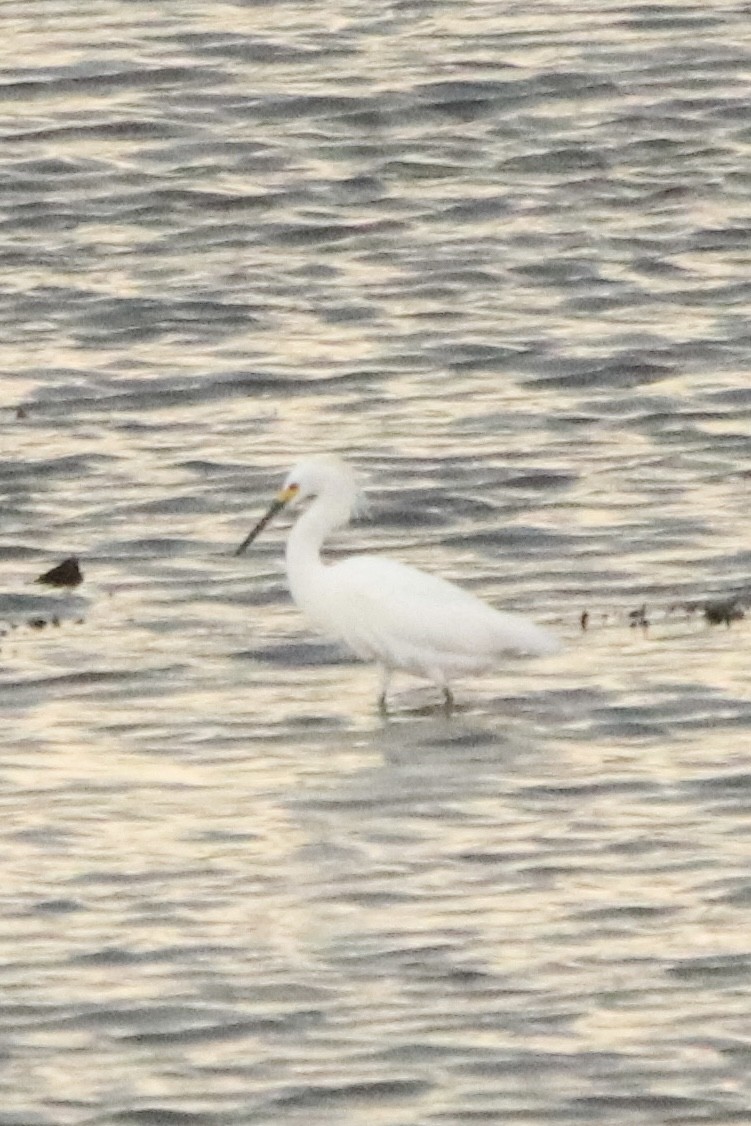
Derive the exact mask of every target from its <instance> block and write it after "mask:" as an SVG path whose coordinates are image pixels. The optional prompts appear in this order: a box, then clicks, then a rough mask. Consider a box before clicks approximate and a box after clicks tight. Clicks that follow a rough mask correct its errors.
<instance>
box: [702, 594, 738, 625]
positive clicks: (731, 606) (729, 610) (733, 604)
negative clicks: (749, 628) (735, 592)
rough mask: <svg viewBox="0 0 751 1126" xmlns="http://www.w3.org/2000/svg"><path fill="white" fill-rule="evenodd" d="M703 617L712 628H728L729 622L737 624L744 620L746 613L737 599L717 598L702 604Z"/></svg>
mask: <svg viewBox="0 0 751 1126" xmlns="http://www.w3.org/2000/svg"><path fill="white" fill-rule="evenodd" d="M703 609H704V617H705V618H706V619H707V621H708V622H709V623H710V625H713V626H719V625H722V623H723V622H724V623H725V625H726V626H729V625H730V623H731V622H739V621H740V620H741V618H745V616H746V612H745V610H744V609H743V606H742V605H741V603H740V601H739V600H738V599H737V598H717V599H714V600H713V601H711V602H705V603H704V607H703Z"/></svg>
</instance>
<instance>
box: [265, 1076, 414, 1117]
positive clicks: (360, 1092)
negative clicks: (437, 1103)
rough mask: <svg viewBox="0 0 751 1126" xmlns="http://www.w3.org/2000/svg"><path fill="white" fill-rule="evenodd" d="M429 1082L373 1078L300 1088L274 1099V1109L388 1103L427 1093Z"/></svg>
mask: <svg viewBox="0 0 751 1126" xmlns="http://www.w3.org/2000/svg"><path fill="white" fill-rule="evenodd" d="M431 1088H432V1083H430V1082H428V1081H427V1080H423V1079H400V1078H395V1079H373V1080H370V1081H367V1080H363V1081H361V1082H359V1083H358V1082H355V1083H341V1084H330V1085H325V1086H324V1085H313V1084H310V1085H307V1086H304V1087H299V1088H297V1089H296V1090H292V1091H289V1092H287V1093H286V1094H283V1095H281V1096H279V1097H278V1098H276V1099H274V1101H273V1104H272V1105H273V1106H276V1107H278V1108H279V1109H294V1110H308V1111H313V1110H315V1109H316V1108H319V1107H331V1108H332V1110H333V1109H334V1108H337V1107H339V1106H340V1105H342V1104H348V1103H351V1104H353V1105H354V1106H357V1105H358V1104H361V1103H363V1102H373V1103H377V1104H380V1103H387V1102H393V1101H394V1100H396V1099H399V1100H402V1099H406V1100H411V1099H415V1098H418V1097H419V1096H421V1095H423V1094H425V1093H427V1092H428V1091H430V1090H431Z"/></svg>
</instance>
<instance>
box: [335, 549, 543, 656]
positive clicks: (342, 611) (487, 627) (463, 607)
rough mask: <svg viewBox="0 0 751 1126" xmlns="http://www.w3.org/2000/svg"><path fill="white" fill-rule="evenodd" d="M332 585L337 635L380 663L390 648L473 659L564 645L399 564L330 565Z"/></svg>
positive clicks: (372, 559) (367, 560) (364, 558)
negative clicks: (379, 660) (335, 607)
mask: <svg viewBox="0 0 751 1126" xmlns="http://www.w3.org/2000/svg"><path fill="white" fill-rule="evenodd" d="M329 581H330V583H331V587H330V591H331V599H330V605H333V604H334V603H336V606H337V610H336V611H335V613H334V621H333V623H332V624H334V626H335V628H336V632H337V635H338V636H339V637H341V638H342V640H344V641H346V642H347V643H348V644H349V645H351V646H352V648H353V649H355V651H356V652H363V653H364V652H365V651H366V650H368V649H369V650H370V652H368V653H367V655H369V656H375V657H377V658H378V659H384V655H386V656H388V653H389V652H390V651H391V652H392V653H393V654H394V656H396V654H397V653H405V652H406V651H407V650H409V651H411V652H413V653H414V654H417V653H423V654H424V653H431V652H432V653H435V654H446V655H455V656H457V657H461V656H464V655H466V657H467V658H468V659H469V658H482V657H483V656H487V657H488V658H491V657H492V656H493V655H494V654H499V653H502V652H515V653H535V654H540V655H541V654H544V653H552V652H555V651H556V650H557V649H558V648H559V645H558V642H557V640H556V639H555V638H554V637H553V635H552V634H550V633H548V631H547V630H545V629H542V628H541V627H540V626H537V625H535V623H534V622H530V621H528V620H527V619H526V618H524V617H522V616H521V615H519V614H510V613H505V612H502V611H499V610H495V609H494V608H493V607H492V606H489V605H487V604H486V603H485V602H482V601H481V600H480V599H479V598H477V597H476V596H475V595H474V594H471V593H470V592H469V591H466V590H463V589H462V588H461V587H458V586H455V585H454V584H453V583H450V582H447V581H446V580H445V579H442V578H439V577H438V576H436V575H431V574H428V573H427V572H424V571H419V570H417V569H416V568H414V567H409V566H406V565H405V564H403V563H398V562H396V561H394V560H392V559H382V558H380V557H378V556H369V555H355V556H352V557H351V558H349V559H345V560H343V561H342V562H341V563H335V564H333V565H332V566H331V567H330V568H329ZM358 642H359V644H358Z"/></svg>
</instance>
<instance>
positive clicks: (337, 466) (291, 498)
mask: <svg viewBox="0 0 751 1126" xmlns="http://www.w3.org/2000/svg"><path fill="white" fill-rule="evenodd" d="M324 494H325V495H326V497H327V498H329V500H330V503H331V505H332V506H334V505H335V506H336V507H337V508H340V509H341V510H342V512H343V513H345V512H346V515H349V513H350V512H351V511H352V510H353V509H354V507H355V505H356V503H357V500H358V497H359V488H358V484H357V478H356V476H355V474H354V472H353V470H352V469H351V468H350V466H349V465H347V463H346V462H345V461H342V459H341V458H339V457H336V455H334V454H318V455H317V456H315V457H308V458H305V459H304V460H303V461H299V462H298V463H297V465H295V466H294V467H293V468H292V469H290V471H289V473H288V474H287V476H286V478H285V481H284V484H283V485H282V487H281V489H280V490H279V492H278V493H277V494H276V496H275V497H274V500H273V501H272V502H271V505H270V507H269V508H268V509H267V511H266V512H265V513H264V515H263V516H262V517H261V519H260V520H259V521H258V523H257V524H255V525H254V526H253V527H252V528H251V530H250V532H249V533H248V535H247V536H246V537H245V539H244V540H243V542H242V543H241V544H240V546H239V547H238V549H237V551H236V552H235V554H236V555H242V553H243V552H244V551H245V549H246V548H247V547H249V546H250V544H251V543H252V542H253V540H254V539H255V538H256V536H257V535H258V534H259V533H260V532H262V531H263V529H264V528H265V527H266V525H267V524H268V523H269V521H270V520H272V519H273V517H274V516H276V514H277V512H281V510H282V509H283V508H286V507H287V506H288V505H296V504H299V503H301V502H302V501H305V500H308V499H310V498H313V497H320V496H323V495H324ZM345 518H346V517H345Z"/></svg>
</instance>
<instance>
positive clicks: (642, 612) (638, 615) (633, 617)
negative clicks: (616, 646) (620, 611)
mask: <svg viewBox="0 0 751 1126" xmlns="http://www.w3.org/2000/svg"><path fill="white" fill-rule="evenodd" d="M628 618H629V623H630V625H631V629H635V628H636V626H641V627H642V629H646V628H647V626H648V625H649V619H648V618H647V604H646V602H645V603H644V604H643V605H642V606H640V607H639V609H638V610H630V611H629V615H628Z"/></svg>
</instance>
